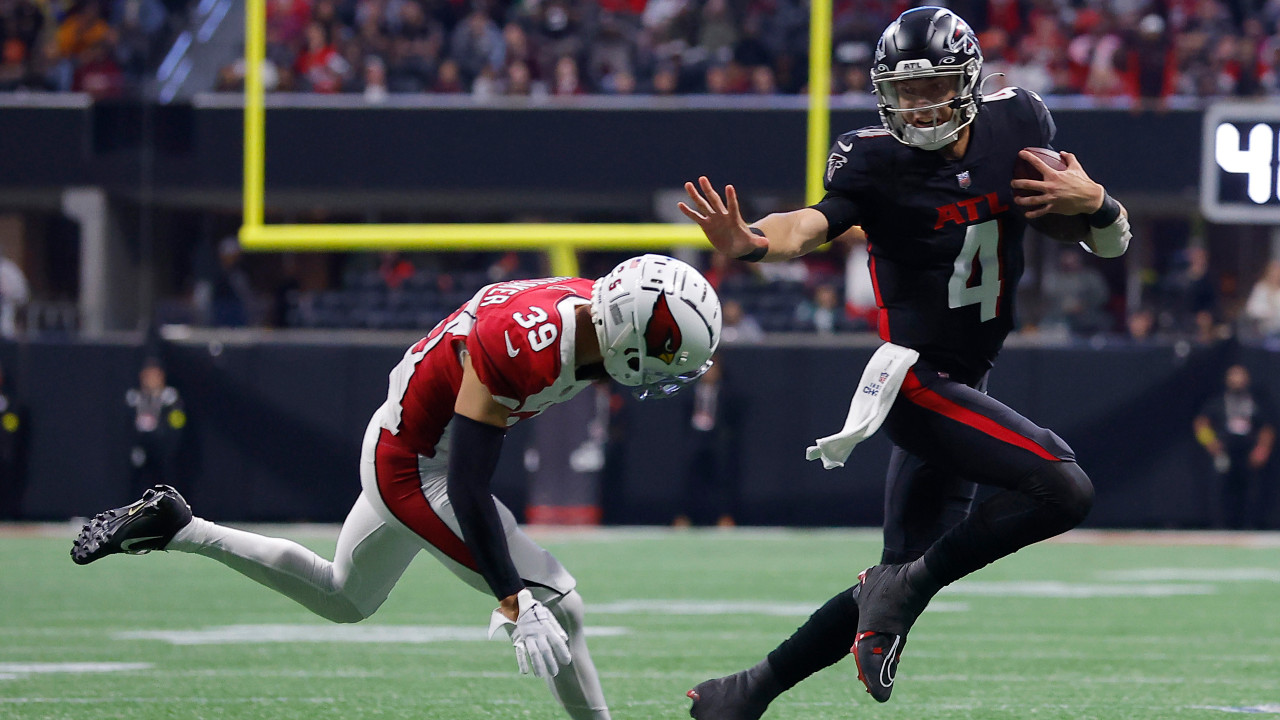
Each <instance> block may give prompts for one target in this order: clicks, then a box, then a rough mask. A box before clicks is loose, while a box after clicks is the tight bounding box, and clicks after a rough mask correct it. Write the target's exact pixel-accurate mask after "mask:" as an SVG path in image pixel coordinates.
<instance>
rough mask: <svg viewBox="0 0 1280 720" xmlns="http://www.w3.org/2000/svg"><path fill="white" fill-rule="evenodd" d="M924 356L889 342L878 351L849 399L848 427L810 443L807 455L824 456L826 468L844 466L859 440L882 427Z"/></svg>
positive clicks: (845, 424) (845, 421)
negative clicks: (908, 376) (881, 424)
mask: <svg viewBox="0 0 1280 720" xmlns="http://www.w3.org/2000/svg"><path fill="white" fill-rule="evenodd" d="M919 359H920V353H918V352H916V351H915V350H912V349H911V348H905V347H902V346H901V345H894V344H893V343H885V344H884V345H881V346H880V349H879V350H876V352H875V354H874V355H872V356H871V360H870V362H868V363H867V367H866V369H864V370H863V371H862V381H861V382H859V383H858V390H857V392H855V393H854V394H853V399H852V400H850V401H849V415H848V417H846V418H845V420H844V428H842V429H841V430H840V432H838V433H836V434H835V435H828V436H827V437H824V438H818V440H817V441H816V442H817V445H810V446H809V449H808V450H807V451H806V452H805V458H807V459H809V460H817V459H818V458H822V467H823V469H825V470H830V469H831V468H838V467H843V466H844V461H845V460H847V459H849V453H851V452H853V448H854V446H855V445H857V444H858V443H860V442H862V441H863V440H866V439H867V438H869V437H871V436H872V435H874V434H875V432H876V430H879V429H880V423H882V422H884V419H885V416H887V415H888V414H889V408H891V407H893V401H894V400H895V399H896V398H897V397H898V389H899V388H901V387H902V381H903V380H904V379H905V378H906V377H907V371H908V370H910V369H911V366H912V365H914V364H915V363H916V360H919Z"/></svg>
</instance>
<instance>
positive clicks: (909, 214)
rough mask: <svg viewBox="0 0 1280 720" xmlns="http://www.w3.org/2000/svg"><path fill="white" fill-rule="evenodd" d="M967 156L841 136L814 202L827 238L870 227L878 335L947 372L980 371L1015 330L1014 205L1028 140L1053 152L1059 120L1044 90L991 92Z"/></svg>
mask: <svg viewBox="0 0 1280 720" xmlns="http://www.w3.org/2000/svg"><path fill="white" fill-rule="evenodd" d="M970 133H971V134H970V138H969V147H968V149H967V150H966V152H965V155H964V157H963V158H961V159H958V160H956V159H952V158H950V157H948V156H947V155H946V154H944V153H943V152H941V151H929V150H921V149H919V148H913V147H909V146H907V145H904V144H902V143H900V142H898V140H896V139H895V138H894V137H893V136H892V135H890V134H889V133H888V131H886V130H884V129H883V128H881V127H879V126H875V127H868V128H863V129H861V130H855V131H853V132H849V133H845V134H844V135H841V136H840V137H839V138H838V139H837V140H836V144H835V147H833V148H832V151H831V156H830V158H829V159H828V161H827V175H826V189H827V195H826V197H825V198H824V199H823V200H822V202H820V203H818V204H817V205H815V206H814V207H815V208H816V209H818V210H819V211H821V212H822V213H823V214H824V215H826V217H827V220H828V222H829V223H830V230H829V232H828V237H832V238H834V237H836V236H838V235H839V234H841V233H843V232H844V231H846V230H848V229H849V228H850V227H852V226H854V225H861V226H862V229H863V230H864V231H865V232H866V234H867V249H868V251H869V253H870V261H869V265H870V270H871V278H872V282H873V285H874V287H875V291H876V302H877V304H878V305H879V306H880V308H881V312H880V337H882V338H883V339H885V340H888V341H891V342H894V343H897V344H899V345H904V346H906V347H909V348H912V349H914V350H916V351H918V352H919V353H920V355H921V356H922V357H923V358H925V359H927V360H929V361H931V362H932V364H934V365H935V366H937V367H940V368H951V369H953V370H955V371H957V372H961V373H963V374H964V375H966V376H969V377H977V376H980V375H981V374H982V373H985V372H986V371H987V370H989V369H990V368H991V365H992V363H993V362H994V361H995V357H996V354H997V353H999V352H1000V347H1001V346H1002V345H1003V344H1004V339H1005V336H1007V335H1008V334H1009V331H1010V330H1012V329H1013V325H1014V296H1015V295H1016V291H1017V286H1018V280H1019V278H1020V277H1021V276H1022V269H1023V252H1022V234H1023V230H1025V228H1026V221H1025V220H1024V219H1023V217H1022V214H1021V213H1020V212H1019V211H1018V210H1017V208H1016V207H1015V206H1014V204H1013V199H1012V189H1011V188H1010V187H1009V183H1010V182H1011V181H1012V180H1013V166H1014V162H1015V160H1016V159H1017V156H1018V151H1019V150H1021V149H1022V148H1024V147H1050V143H1051V142H1052V140H1053V135H1054V124H1053V119H1052V118H1051V117H1050V116H1049V111H1048V109H1047V108H1046V107H1045V106H1044V102H1043V101H1042V100H1041V99H1040V97H1039V96H1037V95H1036V94H1035V93H1033V92H1030V91H1027V90H1022V89H1019V88H1006V89H1004V90H1001V91H999V92H997V93H994V94H992V95H987V96H986V97H984V98H983V102H982V106H981V109H980V110H979V112H978V114H977V117H976V118H974V121H973V124H972V125H970Z"/></svg>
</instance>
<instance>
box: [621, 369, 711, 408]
mask: <svg viewBox="0 0 1280 720" xmlns="http://www.w3.org/2000/svg"><path fill="white" fill-rule="evenodd" d="M714 364H715V363H714V362H712V361H711V360H708V361H706V362H704V363H702V365H701V366H700V367H699V368H698V369H696V370H691V371H689V372H686V373H681V374H680V375H667V376H664V377H662V378H659V379H657V380H651V381H650V382H646V383H641V384H640V385H637V386H635V387H633V388H631V394H632V395H634V396H635V398H636V399H637V400H648V399H650V398H654V399H661V398H667V397H671V396H672V395H675V394H676V393H678V392H680V390H681V389H682V388H684V387H685V386H686V385H690V384H692V383H693V382H694V381H696V380H697V379H698V378H700V377H702V376H703V375H705V374H706V372H707V371H708V370H710V369H711V366H712V365H714Z"/></svg>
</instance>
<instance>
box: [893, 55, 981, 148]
mask: <svg viewBox="0 0 1280 720" xmlns="http://www.w3.org/2000/svg"><path fill="white" fill-rule="evenodd" d="M918 62H921V63H925V64H928V61H927V60H921V61H918ZM980 67H981V65H980V64H979V62H978V61H977V60H969V61H968V62H966V63H965V64H964V65H961V66H960V67H946V68H920V69H910V70H903V71H893V72H880V73H876V74H875V79H874V83H875V93H876V96H877V97H878V98H879V102H878V103H877V105H876V108H877V109H878V110H879V111H880V120H881V122H882V123H884V126H885V129H887V130H888V131H889V132H890V133H892V135H893V136H894V137H895V138H897V139H898V141H899V142H901V143H903V144H904V145H910V146H911V147H917V148H920V149H921V150H940V149H942V148H944V147H946V146H947V145H950V144H951V143H953V142H955V141H956V139H957V138H958V137H959V136H960V131H961V130H963V129H964V128H965V127H967V126H968V125H969V123H971V122H973V119H974V118H975V117H977V115H978V72H979V68H980ZM946 108H949V109H950V110H951V113H950V114H951V116H950V117H949V118H947V119H946V120H945V121H942V122H938V120H939V119H940V116H941V115H944V114H945V112H944V109H946ZM930 116H932V118H933V120H934V124H932V125H929V124H927V123H925V124H916V123H915V122H913V120H917V119H919V118H921V117H924V118H925V119H926V120H928V119H929V118H930Z"/></svg>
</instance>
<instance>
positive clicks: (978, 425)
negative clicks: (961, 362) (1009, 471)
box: [902, 370, 1059, 460]
mask: <svg viewBox="0 0 1280 720" xmlns="http://www.w3.org/2000/svg"><path fill="white" fill-rule="evenodd" d="M902 392H903V394H904V395H905V397H906V398H907V399H908V400H910V401H911V402H913V403H915V404H916V405H919V406H920V407H922V408H926V409H928V410H932V411H934V412H936V413H939V414H941V415H944V416H946V417H949V418H951V419H952V420H955V421H956V422H958V423H962V424H964V425H968V426H969V427H971V428H973V429H974V430H977V431H978V432H981V433H985V434H987V435H990V436H991V437H993V438H995V439H997V440H999V441H1001V442H1006V443H1009V444H1010V445H1013V446H1015V447H1020V448H1022V449H1023V450H1026V451H1028V452H1033V453H1035V454H1036V455H1039V456H1040V457H1042V458H1044V459H1045V460H1059V458H1058V456H1057V455H1054V454H1053V453H1051V452H1049V451H1048V450H1045V449H1044V448H1043V447H1041V446H1040V444H1039V443H1037V442H1036V441H1034V440H1032V439H1031V438H1028V437H1024V436H1022V435H1020V434H1018V433H1016V432H1014V431H1012V430H1010V429H1009V428H1007V427H1005V426H1003V425H1001V424H1000V423H998V422H996V421H995V420H992V419H991V418H989V417H987V416H986V415H980V414H978V413H976V412H974V411H972V410H970V409H969V408H967V407H964V406H963V405H960V404H958V403H956V402H955V401H953V400H949V399H947V398H945V397H943V396H941V395H939V394H938V393H936V392H934V391H932V390H930V389H928V388H926V387H925V386H924V385H921V384H920V378H918V377H916V374H915V371H913V370H908V371H907V378H906V380H904V381H903V382H902Z"/></svg>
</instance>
